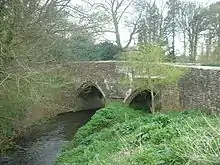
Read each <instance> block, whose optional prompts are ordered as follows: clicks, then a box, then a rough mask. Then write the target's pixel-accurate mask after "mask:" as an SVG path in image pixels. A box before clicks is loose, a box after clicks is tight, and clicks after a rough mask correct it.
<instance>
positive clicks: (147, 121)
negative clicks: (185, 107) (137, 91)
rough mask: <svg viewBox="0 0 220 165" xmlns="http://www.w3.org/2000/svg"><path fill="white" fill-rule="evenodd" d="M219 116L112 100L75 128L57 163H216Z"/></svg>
mask: <svg viewBox="0 0 220 165" xmlns="http://www.w3.org/2000/svg"><path fill="white" fill-rule="evenodd" d="M219 119H220V118H219V117H216V116H208V115H205V114H203V113H201V112H200V111H184V112H168V113H165V114H147V113H146V112H144V111H140V110H134V109H132V108H128V107H126V106H124V105H122V104H120V103H112V104H110V105H108V106H107V107H106V108H103V109H101V110H100V111H98V112H97V113H96V114H95V115H94V116H93V117H92V119H91V121H90V122H88V123H87V124H86V125H85V126H83V127H82V128H80V129H79V131H78V132H77V134H76V135H75V136H74V138H73V140H72V141H71V142H70V143H69V144H68V145H66V146H65V147H64V149H63V152H62V153H61V155H60V156H59V157H58V159H57V162H56V165H87V164H88V165H128V164H129V165H183V164H190V165H209V164H210V165H211V164H213V165H214V164H215V165H218V164H220V145H219V143H220V122H219V121H220V120H219Z"/></svg>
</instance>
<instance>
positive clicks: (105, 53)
mask: <svg viewBox="0 0 220 165" xmlns="http://www.w3.org/2000/svg"><path fill="white" fill-rule="evenodd" d="M119 53H120V49H119V48H118V47H117V46H116V45H114V44H113V43H110V42H108V41H105V42H102V43H99V44H97V45H95V49H94V51H93V54H94V55H93V59H92V60H114V59H115V58H116V55H118V54H119Z"/></svg>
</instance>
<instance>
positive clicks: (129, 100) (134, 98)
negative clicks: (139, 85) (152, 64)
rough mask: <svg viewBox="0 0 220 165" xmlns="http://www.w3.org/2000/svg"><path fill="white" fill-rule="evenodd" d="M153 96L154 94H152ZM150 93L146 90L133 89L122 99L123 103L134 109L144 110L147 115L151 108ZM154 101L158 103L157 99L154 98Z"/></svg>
mask: <svg viewBox="0 0 220 165" xmlns="http://www.w3.org/2000/svg"><path fill="white" fill-rule="evenodd" d="M154 95H155V93H154ZM151 101H152V97H151V92H150V91H149V90H147V89H135V90H133V91H130V93H129V94H128V95H127V96H126V98H125V99H124V103H125V104H127V105H129V106H130V107H132V108H135V109H144V110H147V112H148V113H151V107H152V103H151ZM155 101H156V102H158V98H157V97H155Z"/></svg>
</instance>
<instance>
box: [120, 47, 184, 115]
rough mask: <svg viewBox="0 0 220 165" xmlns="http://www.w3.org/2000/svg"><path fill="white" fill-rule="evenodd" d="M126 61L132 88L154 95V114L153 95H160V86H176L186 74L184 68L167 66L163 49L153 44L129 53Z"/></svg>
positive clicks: (125, 57)
mask: <svg viewBox="0 0 220 165" xmlns="http://www.w3.org/2000/svg"><path fill="white" fill-rule="evenodd" d="M124 60H125V61H126V62H125V64H124V65H125V66H124V67H126V68H129V70H130V71H131V73H132V78H133V81H132V84H131V85H132V87H133V88H135V89H140V90H149V91H150V92H151V93H152V95H151V97H152V100H151V101H152V111H153V112H155V103H154V94H153V93H156V94H158V93H159V91H158V86H164V85H172V84H175V83H177V82H178V80H179V79H180V77H181V76H182V75H183V74H184V73H185V69H184V68H178V67H175V66H173V65H172V64H166V63H165V53H164V51H163V49H162V48H161V47H160V46H157V45H153V44H148V45H143V46H140V48H139V50H138V51H134V52H128V53H127V54H125V56H124ZM125 82H126V81H125ZM129 82H130V80H129Z"/></svg>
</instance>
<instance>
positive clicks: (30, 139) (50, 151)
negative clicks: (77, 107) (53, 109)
mask: <svg viewBox="0 0 220 165" xmlns="http://www.w3.org/2000/svg"><path fill="white" fill-rule="evenodd" d="M95 112H96V111H95V110H84V111H80V112H70V113H65V114H61V115H59V116H57V117H55V118H53V119H51V120H50V121H49V122H47V124H45V125H43V126H42V127H40V128H38V129H34V130H33V131H32V132H31V133H30V134H29V135H28V136H26V137H23V138H22V141H21V142H20V143H19V147H18V148H19V149H17V150H15V151H14V152H12V153H11V154H10V155H9V156H8V157H7V158H4V161H3V159H2V161H1V162H0V165H53V164H54V162H55V160H56V158H57V156H58V154H59V153H60V151H61V149H62V146H63V145H64V144H66V143H68V142H69V141H71V140H72V138H73V136H74V135H75V133H76V132H77V130H78V128H80V127H81V126H82V125H84V124H85V123H86V122H88V121H89V120H90V118H91V116H92V115H94V113H95Z"/></svg>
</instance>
